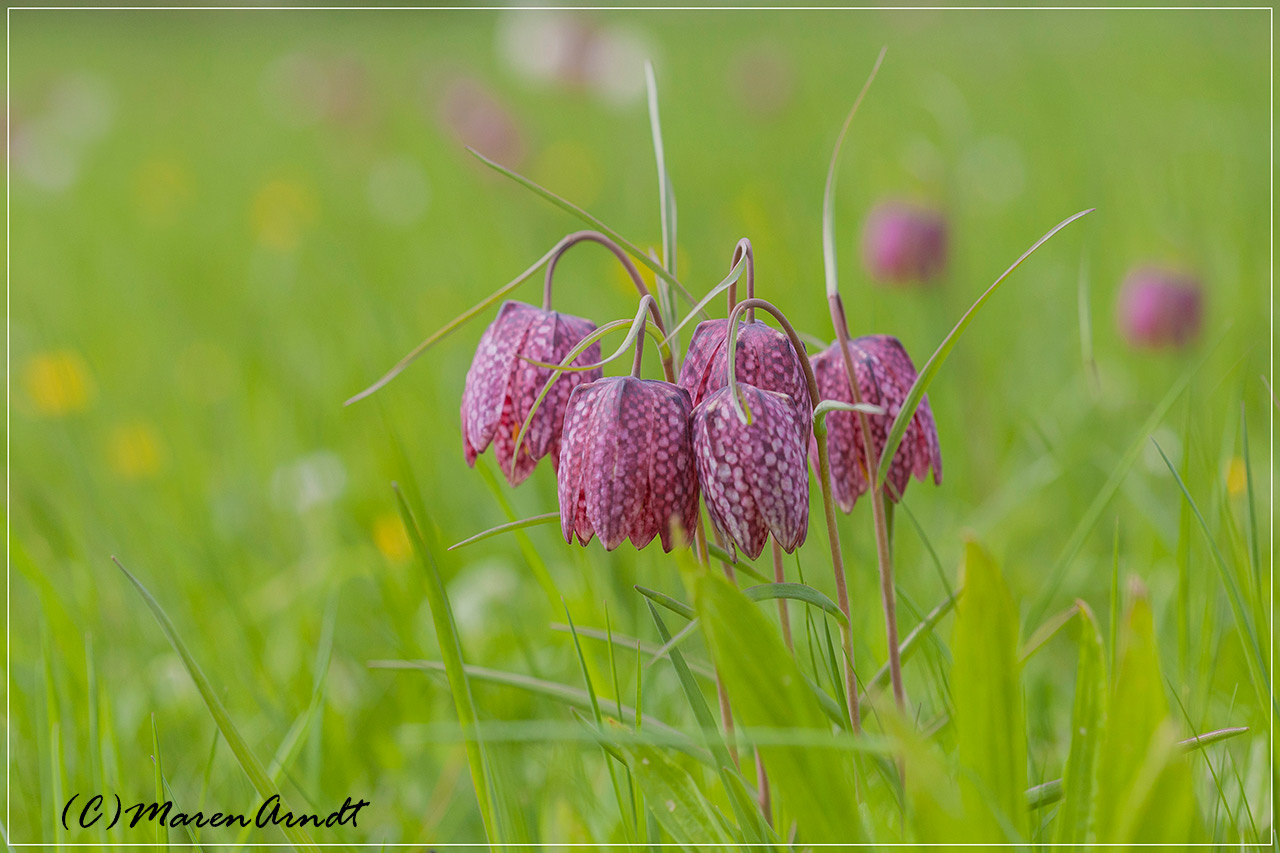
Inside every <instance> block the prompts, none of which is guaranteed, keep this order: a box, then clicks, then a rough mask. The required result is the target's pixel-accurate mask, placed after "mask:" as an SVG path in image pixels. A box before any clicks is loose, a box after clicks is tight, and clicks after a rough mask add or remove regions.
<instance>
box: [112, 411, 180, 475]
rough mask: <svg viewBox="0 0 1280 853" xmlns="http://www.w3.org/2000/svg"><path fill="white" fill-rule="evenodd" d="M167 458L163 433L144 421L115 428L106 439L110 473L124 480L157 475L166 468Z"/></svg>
mask: <svg viewBox="0 0 1280 853" xmlns="http://www.w3.org/2000/svg"><path fill="white" fill-rule="evenodd" d="M165 455H166V454H165V451H164V444H163V442H162V441H161V439H160V434H159V433H157V432H156V430H155V429H154V428H153V427H152V426H151V425H150V424H148V423H145V422H143V421H134V422H131V423H125V424H120V425H118V426H116V427H115V428H114V429H112V430H111V435H110V437H109V438H108V440H107V459H108V461H109V462H110V463H111V470H112V471H114V472H116V473H117V474H119V475H120V476H121V477H122V478H124V479H125V480H141V479H144V478H146V477H151V476H154V475H155V474H156V473H158V472H159V471H160V469H161V468H162V467H163V465H164V461H165Z"/></svg>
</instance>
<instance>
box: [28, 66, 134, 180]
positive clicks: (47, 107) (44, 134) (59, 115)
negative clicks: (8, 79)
mask: <svg viewBox="0 0 1280 853" xmlns="http://www.w3.org/2000/svg"><path fill="white" fill-rule="evenodd" d="M114 112H115V105H114V101H113V97H112V94H111V89H110V87H109V86H108V85H107V83H106V81H104V80H103V79H102V78H100V77H97V76H95V75H92V74H86V73H77V74H69V75H67V76H65V77H62V78H60V79H58V80H56V81H55V82H54V83H53V85H52V86H51V87H50V89H49V91H48V93H47V95H46V96H45V99H44V102H43V103H42V104H41V105H40V106H39V108H38V109H36V110H35V111H33V112H31V113H30V114H28V115H26V116H25V117H19V118H15V120H14V123H13V127H12V128H11V129H10V156H11V158H12V163H13V167H14V172H15V174H17V175H18V176H20V177H21V178H23V179H24V180H26V181H28V182H30V183H31V184H32V185H34V186H36V187H39V188H40V189H43V190H47V191H49V192H62V191H64V190H66V189H68V188H70V187H71V186H72V185H74V184H75V182H76V179H77V178H78V177H79V175H80V171H81V165H82V163H83V160H84V158H85V156H86V155H87V153H88V149H89V147H90V146H91V144H92V143H94V142H97V141H98V140H100V139H101V138H102V137H103V136H105V135H106V134H107V132H108V131H109V130H110V129H111V123H112V117H113V115H114Z"/></svg>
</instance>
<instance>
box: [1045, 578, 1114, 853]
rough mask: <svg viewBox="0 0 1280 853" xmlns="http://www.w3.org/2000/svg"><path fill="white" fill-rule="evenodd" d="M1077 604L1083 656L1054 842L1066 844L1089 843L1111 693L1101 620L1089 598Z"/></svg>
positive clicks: (1077, 666)
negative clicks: (1108, 696) (1099, 757)
mask: <svg viewBox="0 0 1280 853" xmlns="http://www.w3.org/2000/svg"><path fill="white" fill-rule="evenodd" d="M1076 608H1077V612H1078V613H1079V615H1080V618H1079V619H1078V620H1076V625H1077V626H1078V631H1079V634H1080V659H1079V663H1077V664H1076V695H1075V703H1074V705H1073V706H1072V710H1071V748H1070V751H1069V753H1068V755H1067V764H1066V768H1065V769H1064V770H1063V775H1062V790H1063V802H1062V807H1061V808H1059V809H1058V815H1057V818H1056V820H1055V827H1054V843H1055V844H1057V845H1061V846H1063V847H1074V846H1079V845H1083V844H1084V843H1085V842H1086V841H1087V840H1088V836H1089V823H1090V818H1091V817H1092V810H1093V789H1094V774H1095V769H1096V767H1097V759H1098V748H1099V742H1100V740H1101V738H1102V725H1103V719H1104V715H1105V713H1106V704H1105V703H1106V697H1107V669H1106V661H1105V658H1104V657H1103V646H1102V635H1101V634H1100V633H1099V631H1098V621H1097V619H1095V618H1094V615H1093V611H1092V610H1090V609H1089V605H1087V604H1085V603H1084V602H1083V601H1079V602H1076Z"/></svg>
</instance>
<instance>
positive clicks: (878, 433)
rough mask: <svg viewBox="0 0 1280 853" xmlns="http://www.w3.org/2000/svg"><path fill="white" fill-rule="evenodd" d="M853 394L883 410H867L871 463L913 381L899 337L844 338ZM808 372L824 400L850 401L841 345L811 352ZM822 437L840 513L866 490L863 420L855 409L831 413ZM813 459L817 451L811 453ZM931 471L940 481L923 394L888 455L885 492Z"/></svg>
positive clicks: (897, 493)
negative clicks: (879, 412)
mask: <svg viewBox="0 0 1280 853" xmlns="http://www.w3.org/2000/svg"><path fill="white" fill-rule="evenodd" d="M849 355H850V358H851V360H852V362H853V370H854V377H855V378H856V379H857V382H858V394H859V396H860V397H861V398H862V402H863V403H870V404H872V405H875V406H879V407H880V408H882V409H884V410H885V414H883V415H873V414H868V415H866V418H867V426H868V428H869V431H870V433H871V443H872V448H871V465H872V468H873V469H874V467H875V466H876V464H877V462H878V460H879V458H880V454H881V453H882V452H883V450H884V443H885V439H886V438H887V437H888V435H889V428H890V427H891V426H892V425H893V420H894V418H895V417H897V415H898V412H899V411H900V410H901V409H902V404H903V402H904V401H905V400H906V398H907V393H908V392H909V391H910V390H911V386H912V384H913V383H914V382H915V381H916V368H915V365H914V364H912V362H911V357H910V356H909V355H907V351H906V350H905V349H904V348H903V346H902V342H901V341H899V340H898V339H897V338H895V337H892V336H890V335H867V336H865V337H861V338H855V339H853V340H851V341H849ZM812 363H813V372H814V375H815V377H816V378H817V380H818V389H819V390H820V391H821V392H822V397H823V399H824V400H840V401H842V402H845V403H852V402H853V395H852V393H851V392H850V390H849V379H848V374H847V373H846V372H845V363H844V358H843V357H841V354H840V345H839V344H838V343H835V344H832V345H831V346H830V347H828V348H827V349H825V350H823V351H822V352H820V353H819V354H818V355H816V356H814V357H813V360H812ZM827 442H828V447H829V453H830V457H831V486H832V492H833V494H834V495H835V498H836V502H837V503H838V504H839V506H840V508H841V509H842V510H844V511H845V512H850V511H851V510H852V509H853V505H854V503H856V502H857V500H858V498H859V497H860V496H861V495H862V494H863V493H864V492H866V491H867V487H868V483H869V479H868V476H867V473H866V459H865V455H864V451H863V441H862V425H861V423H860V422H859V420H858V416H857V414H855V413H854V412H832V413H830V414H828V415H827ZM814 458H815V459H816V458H817V455H816V454H814ZM930 469H932V470H933V481H934V483H941V482H942V452H941V450H939V448H938V428H937V426H935V424H934V421H933V411H932V410H931V409H930V408H929V397H928V395H925V397H924V399H922V400H921V401H920V405H919V406H918V407H917V408H916V412H915V414H914V415H913V416H912V418H911V423H910V424H909V425H908V427H907V431H906V433H905V434H904V435H903V437H902V443H901V444H899V445H898V450H897V452H896V453H894V455H893V464H892V465H891V466H890V468H889V475H888V478H887V479H886V481H885V493H886V494H887V495H888V496H889V498H890V499H891V500H893V501H895V502H896V501H897V500H899V499H900V498H901V497H902V493H903V492H904V491H906V488H907V483H908V482H909V480H910V477H911V476H912V475H913V474H914V475H915V477H916V479H918V480H924V479H925V477H926V476H927V475H928V474H929V470H930Z"/></svg>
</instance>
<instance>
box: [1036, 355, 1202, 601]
mask: <svg viewBox="0 0 1280 853" xmlns="http://www.w3.org/2000/svg"><path fill="white" fill-rule="evenodd" d="M1210 349H1211V350H1212V347H1211V348H1210ZM1207 358H1208V356H1207V355H1206V356H1205V357H1203V358H1201V359H1200V361H1198V362H1196V363H1195V364H1193V365H1191V366H1190V367H1188V368H1187V369H1186V370H1185V371H1183V373H1182V375H1181V376H1179V377H1178V379H1177V381H1175V382H1174V383H1173V385H1172V386H1171V387H1170V388H1169V390H1168V391H1167V392H1166V393H1165V395H1164V397H1163V398H1161V400H1160V402H1159V403H1157V404H1156V407H1155V408H1154V409H1153V410H1152V411H1151V415H1150V417H1148V418H1147V419H1146V420H1145V421H1144V422H1143V424H1142V428H1141V429H1139V430H1138V432H1137V435H1136V437H1135V438H1134V440H1133V443H1132V444H1130V445H1129V447H1128V448H1127V449H1126V450H1125V452H1124V455H1123V456H1121V457H1120V461H1119V462H1118V463H1117V464H1116V466H1115V468H1113V469H1112V470H1111V474H1110V475H1109V476H1108V477H1107V479H1106V482H1104V483H1103V484H1102V488H1101V489H1100V490H1099V491H1098V494H1097V495H1096V496H1094V499H1093V501H1092V502H1091V503H1090V504H1089V508H1088V509H1086V510H1085V511H1084V514H1083V515H1082V516H1080V521H1079V522H1078V523H1077V524H1076V526H1075V528H1074V529H1073V530H1072V531H1071V536H1070V537H1068V539H1067V544H1066V545H1065V546H1063V549H1062V553H1061V555H1060V556H1059V557H1058V559H1057V560H1056V561H1054V564H1053V566H1052V567H1050V569H1049V572H1048V576H1047V577H1046V578H1045V580H1044V582H1043V583H1042V585H1041V592H1040V595H1038V596H1037V597H1036V600H1035V602H1034V603H1033V604H1032V605H1031V609H1030V615H1029V616H1028V619H1029V620H1030V621H1031V622H1032V623H1035V622H1039V621H1040V620H1041V619H1043V618H1044V614H1045V611H1046V610H1047V608H1048V607H1049V605H1050V604H1051V603H1052V602H1053V596H1054V595H1055V594H1056V593H1057V591H1058V587H1059V586H1060V585H1061V584H1062V580H1063V577H1064V576H1065V575H1066V572H1067V569H1068V568H1070V567H1071V563H1072V562H1073V561H1074V560H1075V558H1076V555H1077V554H1079V553H1080V549H1081V548H1083V547H1084V543H1085V542H1086V541H1087V540H1088V538H1089V535H1090V534H1091V533H1092V532H1093V528H1094V525H1096V524H1097V523H1098V519H1100V518H1101V517H1102V513H1103V511H1104V510H1106V508H1107V505H1108V504H1109V503H1111V499H1112V498H1113V497H1115V494H1116V492H1117V491H1119V490H1120V485H1121V483H1123V482H1124V478H1125V476H1126V475H1127V474H1128V473H1129V469H1130V468H1132V467H1133V463H1134V462H1136V461H1137V459H1138V456H1139V455H1141V453H1142V448H1143V447H1145V446H1146V442H1147V437H1148V436H1150V435H1151V433H1153V432H1155V430H1156V428H1157V427H1159V426H1160V422H1161V421H1163V420H1164V417H1165V415H1167V414H1168V413H1169V410H1170V409H1171V408H1173V404H1174V403H1175V402H1177V400H1178V397H1180V396H1181V395H1182V392H1183V390H1184V389H1185V388H1186V387H1187V385H1188V384H1190V382H1191V377H1192V376H1194V375H1195V374H1196V371H1197V370H1199V369H1200V367H1201V365H1203V364H1204V363H1205V360H1206V359H1207Z"/></svg>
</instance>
